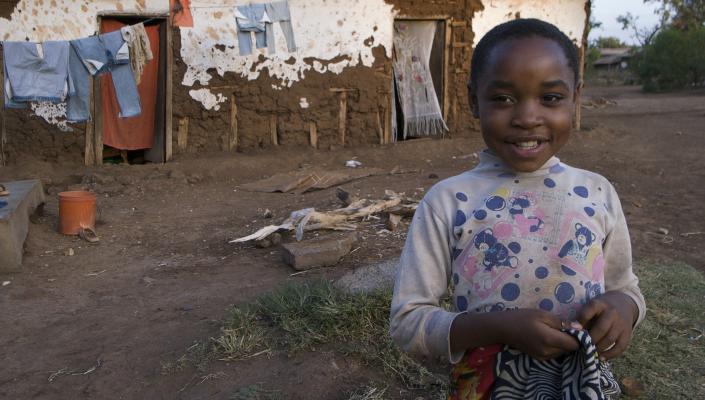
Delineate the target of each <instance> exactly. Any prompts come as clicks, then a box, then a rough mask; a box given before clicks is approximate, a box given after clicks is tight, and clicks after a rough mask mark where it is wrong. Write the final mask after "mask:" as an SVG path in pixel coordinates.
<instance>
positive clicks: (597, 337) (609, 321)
mask: <svg viewBox="0 0 705 400" xmlns="http://www.w3.org/2000/svg"><path fill="white" fill-rule="evenodd" d="M613 325H614V318H612V317H611V313H609V312H603V313H602V314H600V316H599V317H598V318H597V320H595V321H593V323H592V326H591V327H590V329H589V332H590V337H591V338H592V342H593V343H595V344H597V343H600V342H602V340H603V339H604V338H605V336H607V334H608V333H609V332H610V330H611V329H612V327H613ZM612 343H613V342H610V343H607V344H606V346H609V345H610V344H612Z"/></svg>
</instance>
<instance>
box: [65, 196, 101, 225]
mask: <svg viewBox="0 0 705 400" xmlns="http://www.w3.org/2000/svg"><path fill="white" fill-rule="evenodd" d="M95 204H96V197H95V193H91V192H84V191H75V192H61V193H59V232H61V233H63V234H64V235H78V232H80V231H81V229H83V228H91V229H95V207H96V206H95Z"/></svg>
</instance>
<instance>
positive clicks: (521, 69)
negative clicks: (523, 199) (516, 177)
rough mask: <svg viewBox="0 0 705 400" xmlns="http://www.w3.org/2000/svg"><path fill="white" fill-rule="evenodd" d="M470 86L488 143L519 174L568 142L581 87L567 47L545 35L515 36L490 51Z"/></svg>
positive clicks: (535, 167)
mask: <svg viewBox="0 0 705 400" xmlns="http://www.w3.org/2000/svg"><path fill="white" fill-rule="evenodd" d="M486 63H487V64H486V67H485V69H484V72H483V73H482V75H481V76H480V77H479V79H478V81H477V82H478V87H477V88H471V89H475V90H471V96H472V99H473V105H474V108H473V112H474V114H475V116H476V117H479V118H480V125H481V127H482V137H483V139H484V140H485V143H486V144H487V147H488V148H489V149H490V150H492V152H494V153H495V154H496V155H497V156H499V157H500V158H501V159H502V160H503V161H504V162H505V163H506V164H507V165H509V166H510V167H511V168H512V169H514V170H515V171H518V172H532V171H536V170H537V169H539V168H541V166H543V165H544V164H545V163H546V161H548V160H549V159H550V158H551V157H552V156H553V155H554V154H556V153H557V152H558V150H559V149H560V148H561V147H563V145H565V144H566V142H567V141H568V138H569V136H570V131H571V129H572V125H573V115H574V111H575V102H576V99H577V97H578V95H579V93H580V88H579V86H578V85H577V84H576V82H575V74H574V72H573V70H572V69H571V67H570V66H569V64H568V59H567V58H566V56H565V53H564V51H563V49H562V48H561V47H560V46H559V45H558V44H557V43H556V42H554V41H553V40H551V39H547V38H543V37H538V36H535V37H529V38H525V39H512V40H508V41H505V42H502V43H500V44H499V45H497V47H495V48H494V49H493V50H492V51H491V52H490V53H489V59H488V60H487V61H486Z"/></svg>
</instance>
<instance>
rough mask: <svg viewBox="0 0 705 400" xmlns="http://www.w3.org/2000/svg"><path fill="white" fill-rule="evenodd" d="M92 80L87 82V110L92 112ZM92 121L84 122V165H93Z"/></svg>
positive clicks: (93, 137) (93, 139) (93, 140)
mask: <svg viewBox="0 0 705 400" xmlns="http://www.w3.org/2000/svg"><path fill="white" fill-rule="evenodd" d="M93 101H94V100H93V80H90V81H89V82H88V109H89V110H93ZM93 128H94V126H93V121H92V120H88V121H86V139H85V141H86V143H85V146H84V152H85V155H84V157H83V161H84V164H85V165H95V130H94V129H93Z"/></svg>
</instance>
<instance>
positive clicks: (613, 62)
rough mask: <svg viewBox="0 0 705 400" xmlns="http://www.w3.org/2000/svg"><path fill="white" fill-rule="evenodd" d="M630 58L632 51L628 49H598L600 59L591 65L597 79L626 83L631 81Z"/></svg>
mask: <svg viewBox="0 0 705 400" xmlns="http://www.w3.org/2000/svg"><path fill="white" fill-rule="evenodd" d="M631 57H632V49H631V48H629V47H619V48H614V49H600V58H598V59H597V60H596V61H595V62H594V63H593V64H592V65H593V67H595V72H596V74H597V77H598V78H603V79H607V80H608V81H611V80H620V81H628V80H630V79H631V71H630V69H629V66H630V63H631Z"/></svg>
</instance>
